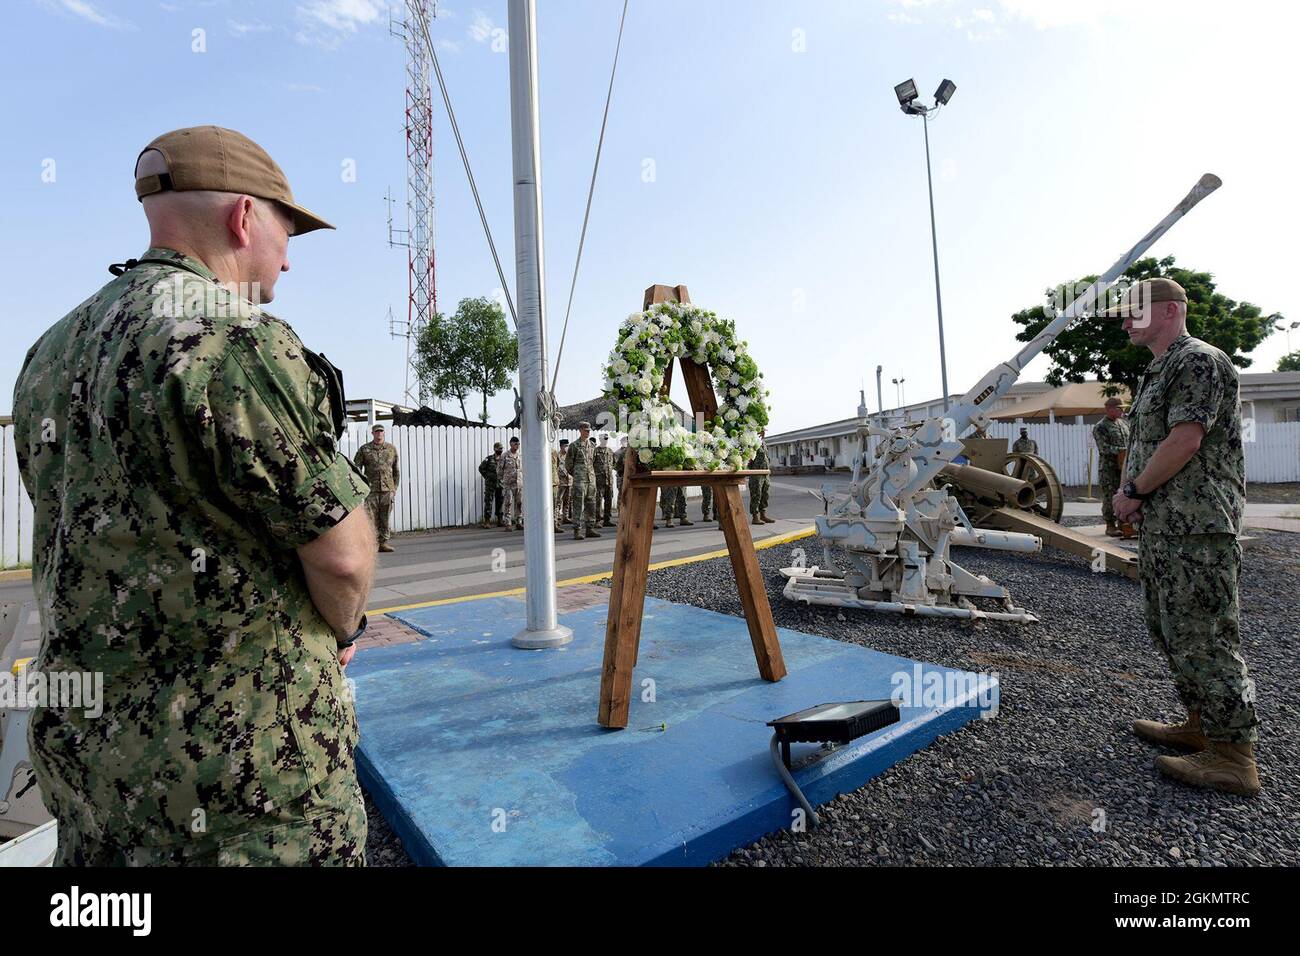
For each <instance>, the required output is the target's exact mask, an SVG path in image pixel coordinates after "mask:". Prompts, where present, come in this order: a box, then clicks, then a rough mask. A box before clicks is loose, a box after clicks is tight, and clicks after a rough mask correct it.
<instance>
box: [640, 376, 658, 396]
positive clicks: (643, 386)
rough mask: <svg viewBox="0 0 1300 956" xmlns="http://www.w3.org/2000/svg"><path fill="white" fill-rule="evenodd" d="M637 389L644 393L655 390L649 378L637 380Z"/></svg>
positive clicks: (647, 393)
mask: <svg viewBox="0 0 1300 956" xmlns="http://www.w3.org/2000/svg"><path fill="white" fill-rule="evenodd" d="M636 390H637V391H638V392H640V393H641V394H642V395H649V394H650V393H651V392H652V391H654V385H653V384H652V383H651V382H650V379H648V378H638V379H637V380H636Z"/></svg>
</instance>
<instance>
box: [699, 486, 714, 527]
mask: <svg viewBox="0 0 1300 956" xmlns="http://www.w3.org/2000/svg"><path fill="white" fill-rule="evenodd" d="M700 497H701V499H702V507H701V511H702V514H701V518H702V519H703V520H704V521H717V520H718V506H717V505H716V504H715V503H714V501H713V486H712V485H705V486H704V487H702V488H701V489H700Z"/></svg>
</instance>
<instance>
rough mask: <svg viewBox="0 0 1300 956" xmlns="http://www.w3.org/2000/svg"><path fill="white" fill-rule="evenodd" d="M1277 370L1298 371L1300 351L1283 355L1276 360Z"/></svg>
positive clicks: (1299, 370)
mask: <svg viewBox="0 0 1300 956" xmlns="http://www.w3.org/2000/svg"><path fill="white" fill-rule="evenodd" d="M1277 370H1278V371H1279V372H1300V352H1292V353H1291V354H1290V355H1283V356H1282V358H1281V359H1279V360H1278V363H1277Z"/></svg>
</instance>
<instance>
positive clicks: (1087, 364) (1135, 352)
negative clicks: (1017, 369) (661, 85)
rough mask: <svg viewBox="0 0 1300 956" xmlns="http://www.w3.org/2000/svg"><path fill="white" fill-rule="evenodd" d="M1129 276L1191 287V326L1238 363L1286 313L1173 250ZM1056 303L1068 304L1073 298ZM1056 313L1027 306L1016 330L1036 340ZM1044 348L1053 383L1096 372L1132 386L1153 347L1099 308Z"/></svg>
mask: <svg viewBox="0 0 1300 956" xmlns="http://www.w3.org/2000/svg"><path fill="white" fill-rule="evenodd" d="M1124 276H1125V278H1127V279H1128V280H1130V281H1132V282H1137V281H1139V280H1142V279H1151V278H1155V277H1157V276H1164V277H1166V278H1170V279H1173V280H1174V281H1175V282H1177V283H1178V284H1179V285H1181V286H1182V287H1183V288H1184V289H1186V290H1187V331H1188V332H1189V333H1191V334H1192V335H1193V336H1195V337H1196V338H1198V339H1202V340H1204V341H1206V342H1209V343H1210V344H1211V345H1213V346H1215V347H1216V348H1219V349H1222V350H1223V351H1224V352H1225V353H1226V354H1227V356H1228V357H1229V358H1230V359H1231V360H1232V362H1233V364H1234V365H1236V366H1238V367H1239V368H1249V367H1250V364H1251V360H1250V359H1249V358H1247V357H1246V353H1248V352H1250V351H1252V350H1253V349H1254V348H1255V347H1256V346H1258V345H1259V344H1260V342H1262V341H1264V339H1265V338H1266V337H1267V336H1268V335H1269V333H1271V332H1272V331H1273V324H1274V323H1275V322H1276V321H1278V320H1279V319H1280V318H1281V316H1280V315H1264V314H1263V310H1261V309H1260V307H1259V306H1257V305H1252V304H1251V303H1250V302H1246V301H1241V302H1238V301H1236V300H1234V299H1230V298H1228V297H1227V296H1226V295H1224V294H1223V293H1221V292H1219V291H1218V290H1217V288H1216V286H1215V282H1214V276H1213V275H1212V274H1211V273H1209V272H1197V271H1195V270H1192V269H1184V268H1181V267H1179V266H1177V265H1175V264H1174V257H1173V256H1166V257H1165V258H1163V259H1155V258H1146V259H1139V260H1138V261H1137V262H1135V263H1134V264H1133V265H1132V266H1130V267H1129V269H1128V270H1127V271H1126V272H1125V273H1124ZM1096 279H1097V277H1096V276H1095V275H1094V276H1085V277H1083V278H1082V279H1080V280H1078V282H1076V283H1071V284H1067V285H1066V286H1065V288H1074V289H1078V290H1083V289H1085V288H1086V287H1087V286H1088V285H1089V284H1091V283H1092V282H1095V281H1096ZM1060 288H1061V287H1060V286H1058V287H1057V289H1060ZM1055 291H1056V290H1053V289H1049V290H1047V296H1046V299H1047V301H1053V294H1054V292H1055ZM1057 305H1058V307H1060V308H1064V307H1065V306H1066V305H1068V302H1059V303H1057ZM1051 319H1052V316H1051V315H1049V314H1048V311H1047V309H1046V308H1045V307H1044V306H1043V305H1036V306H1033V307H1032V308H1028V309H1023V310H1022V311H1020V312H1017V313H1015V314H1014V315H1013V316H1012V317H1011V320H1012V321H1013V322H1015V323H1016V324H1017V325H1020V326H1023V329H1022V330H1021V331H1020V332H1019V333H1018V334H1017V335H1016V338H1017V340H1019V341H1021V342H1028V341H1030V340H1032V339H1033V338H1034V336H1036V335H1037V334H1038V333H1039V332H1041V331H1042V330H1043V329H1044V328H1046V327H1047V325H1048V323H1049V322H1050V321H1051ZM1043 351H1044V352H1045V353H1046V355H1047V356H1048V358H1050V359H1051V363H1052V364H1051V367H1050V368H1049V369H1048V372H1047V375H1046V379H1047V382H1048V384H1050V385H1064V384H1065V383H1067V382H1082V381H1086V380H1087V379H1089V378H1096V379H1097V380H1099V381H1102V382H1109V383H1114V384H1117V385H1126V386H1128V388H1129V390H1130V392H1133V391H1135V390H1136V388H1137V383H1138V380H1139V379H1140V378H1141V377H1142V372H1143V371H1145V369H1146V367H1147V365H1148V364H1150V362H1151V353H1150V351H1148V350H1147V349H1146V348H1143V347H1141V346H1135V345H1131V344H1130V343H1129V340H1128V335H1127V333H1125V332H1124V330H1123V328H1122V327H1121V323H1120V322H1118V321H1116V320H1114V319H1103V318H1101V317H1100V316H1098V315H1096V314H1095V312H1094V313H1091V314H1085V315H1084V316H1083V317H1082V318H1079V319H1076V320H1075V321H1074V322H1073V323H1071V325H1070V326H1069V327H1068V328H1067V329H1066V330H1065V331H1064V332H1062V333H1061V334H1060V336H1058V337H1057V339H1056V341H1055V342H1053V343H1052V344H1051V345H1049V346H1047V348H1045V349H1044V350H1043Z"/></svg>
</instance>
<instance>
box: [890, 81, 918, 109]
mask: <svg viewBox="0 0 1300 956" xmlns="http://www.w3.org/2000/svg"><path fill="white" fill-rule="evenodd" d="M894 95H895V96H897V97H898V105H899V106H901V107H902V108H903V109H907V107H908V105H909V104H910V103H911V102H912V100H914V99H916V83H915V82H914V81H912V80H904V81H903V82H902V83H899V84H898V85H897V86H895V87H894Z"/></svg>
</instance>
